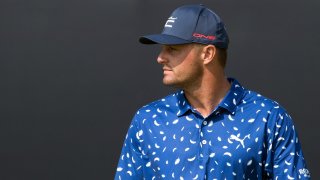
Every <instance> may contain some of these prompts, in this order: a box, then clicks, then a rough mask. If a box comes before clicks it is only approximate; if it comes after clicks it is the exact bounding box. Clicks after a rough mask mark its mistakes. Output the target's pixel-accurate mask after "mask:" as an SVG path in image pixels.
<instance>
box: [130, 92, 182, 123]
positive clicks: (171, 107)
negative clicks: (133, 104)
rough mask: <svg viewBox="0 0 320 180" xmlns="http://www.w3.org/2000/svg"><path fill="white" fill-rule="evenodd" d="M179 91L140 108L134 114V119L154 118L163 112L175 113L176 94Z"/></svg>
mask: <svg viewBox="0 0 320 180" xmlns="http://www.w3.org/2000/svg"><path fill="white" fill-rule="evenodd" d="M180 92H181V91H177V92H174V93H172V94H169V95H167V96H165V97H163V98H161V99H157V100H155V101H153V102H150V103H148V104H146V105H144V106H142V107H140V108H139V109H138V110H137V111H136V114H135V119H136V120H138V121H139V120H140V121H141V119H142V120H143V119H146V118H152V117H153V118H154V117H155V116H157V114H159V113H162V112H163V111H175V110H176V109H178V107H177V104H178V98H177V96H178V94H179V93H180Z"/></svg>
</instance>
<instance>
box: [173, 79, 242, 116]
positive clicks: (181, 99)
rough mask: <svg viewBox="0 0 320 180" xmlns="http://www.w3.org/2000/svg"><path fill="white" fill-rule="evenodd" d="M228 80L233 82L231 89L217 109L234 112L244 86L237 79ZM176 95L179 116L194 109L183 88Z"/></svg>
mask: <svg viewBox="0 0 320 180" xmlns="http://www.w3.org/2000/svg"><path fill="white" fill-rule="evenodd" d="M228 81H229V82H230V83H231V87H230V90H229V91H228V93H227V95H226V96H225V97H224V98H223V100H222V101H221V102H220V104H219V105H218V107H217V108H216V109H219V108H223V109H225V110H227V111H229V112H230V113H231V114H234V113H235V112H236V108H237V105H238V104H239V103H240V102H241V100H242V97H243V94H244V88H243V86H241V85H240V83H239V82H238V81H237V80H236V79H233V78H228ZM174 95H175V96H176V98H177V104H176V105H177V107H178V109H179V110H178V113H177V116H178V117H180V116H182V115H184V114H185V113H186V112H187V111H188V110H191V111H194V110H193V108H192V107H191V105H190V104H189V102H188V100H187V99H186V97H185V94H184V91H183V90H180V91H178V92H176V93H175V94H174Z"/></svg>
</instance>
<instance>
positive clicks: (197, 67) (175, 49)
mask: <svg viewBox="0 0 320 180" xmlns="http://www.w3.org/2000/svg"><path fill="white" fill-rule="evenodd" d="M200 54H201V48H200V47H199V46H197V45H195V44H185V45H164V46H163V47H162V50H161V52H160V54H159V56H158V59H157V61H158V63H159V64H161V65H162V66H163V83H164V84H165V85H170V86H175V87H178V88H189V87H192V86H194V85H195V83H197V82H199V80H200V79H201V76H202V73H203V66H202V61H201V59H200Z"/></svg>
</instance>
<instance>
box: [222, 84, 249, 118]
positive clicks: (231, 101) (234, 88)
mask: <svg viewBox="0 0 320 180" xmlns="http://www.w3.org/2000/svg"><path fill="white" fill-rule="evenodd" d="M228 81H229V82H230V83H231V87H230V90H229V92H228V93H227V95H226V96H225V97H224V99H223V100H222V101H221V102H220V104H219V105H218V108H223V109H226V110H227V111H229V112H230V113H231V114H234V113H235V112H236V109H237V105H238V104H240V102H241V100H242V97H243V94H244V87H243V86H241V84H240V83H239V82H238V81H237V80H236V79H233V78H228Z"/></svg>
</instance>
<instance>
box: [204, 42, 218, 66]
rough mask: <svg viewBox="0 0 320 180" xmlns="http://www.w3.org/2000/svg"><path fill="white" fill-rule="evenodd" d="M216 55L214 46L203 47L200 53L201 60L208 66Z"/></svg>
mask: <svg viewBox="0 0 320 180" xmlns="http://www.w3.org/2000/svg"><path fill="white" fill-rule="evenodd" d="M216 54H217V49H216V47H215V46H214V45H207V46H204V47H203V49H202V53H201V58H202V59H203V63H204V64H209V63H211V62H213V61H214V59H215V56H216Z"/></svg>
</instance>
